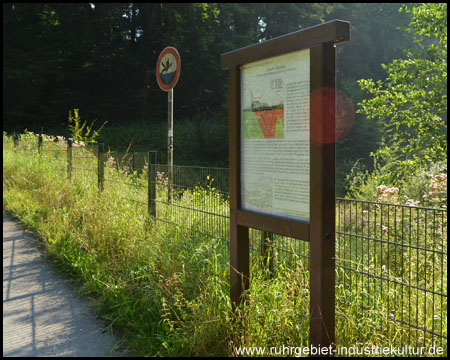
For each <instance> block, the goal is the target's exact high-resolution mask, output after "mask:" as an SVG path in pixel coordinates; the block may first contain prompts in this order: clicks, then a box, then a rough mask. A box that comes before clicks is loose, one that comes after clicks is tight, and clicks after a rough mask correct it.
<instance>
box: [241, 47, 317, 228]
mask: <svg viewBox="0 0 450 360" xmlns="http://www.w3.org/2000/svg"><path fill="white" fill-rule="evenodd" d="M309 53H310V51H309V49H305V50H300V51H296V52H292V53H288V54H285V55H281V56H275V57H272V58H269V59H264V60H260V61H255V62H252V63H248V64H245V65H243V66H242V67H241V84H240V85H241V208H242V209H243V210H249V211H254V212H258V213H262V214H267V215H275V216H282V217H285V218H289V219H293V220H303V221H309V201H310V199H309V195H310V192H309V175H310V171H309V166H310V157H309V150H310V146H309V144H310V140H309V138H310V136H309V132H310V111H309V110H310V109H309V107H310V103H309V98H310V74H309V73H310V65H309V62H310V60H309V59H310V54H309Z"/></svg>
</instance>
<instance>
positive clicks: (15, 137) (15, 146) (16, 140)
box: [13, 132, 19, 150]
mask: <svg viewBox="0 0 450 360" xmlns="http://www.w3.org/2000/svg"><path fill="white" fill-rule="evenodd" d="M13 142H14V150H16V148H17V146H18V145H19V135H18V134H16V132H14V133H13Z"/></svg>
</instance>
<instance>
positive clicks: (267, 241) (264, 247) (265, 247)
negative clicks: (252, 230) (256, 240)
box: [261, 231, 274, 274]
mask: <svg viewBox="0 0 450 360" xmlns="http://www.w3.org/2000/svg"><path fill="white" fill-rule="evenodd" d="M272 242H273V233H271V232H268V231H261V256H262V258H263V261H264V264H263V265H264V266H267V267H268V269H269V272H270V273H271V274H272V272H273V257H274V251H273V248H272Z"/></svg>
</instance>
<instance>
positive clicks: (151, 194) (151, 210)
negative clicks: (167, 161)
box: [148, 151, 156, 218]
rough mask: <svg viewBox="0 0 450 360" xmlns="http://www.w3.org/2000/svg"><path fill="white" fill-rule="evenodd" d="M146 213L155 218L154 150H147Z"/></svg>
mask: <svg viewBox="0 0 450 360" xmlns="http://www.w3.org/2000/svg"><path fill="white" fill-rule="evenodd" d="M148 160H149V163H150V164H149V168H148V214H149V215H150V216H152V217H154V218H156V201H155V200H156V151H149V152H148Z"/></svg>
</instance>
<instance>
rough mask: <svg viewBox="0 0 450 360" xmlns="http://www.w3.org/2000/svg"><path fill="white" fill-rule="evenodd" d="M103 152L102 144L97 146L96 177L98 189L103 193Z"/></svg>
mask: <svg viewBox="0 0 450 360" xmlns="http://www.w3.org/2000/svg"><path fill="white" fill-rule="evenodd" d="M104 151H105V146H104V144H97V161H98V166H97V176H98V189H99V190H100V191H103V183H104V179H105V162H104V159H103V153H104Z"/></svg>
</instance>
